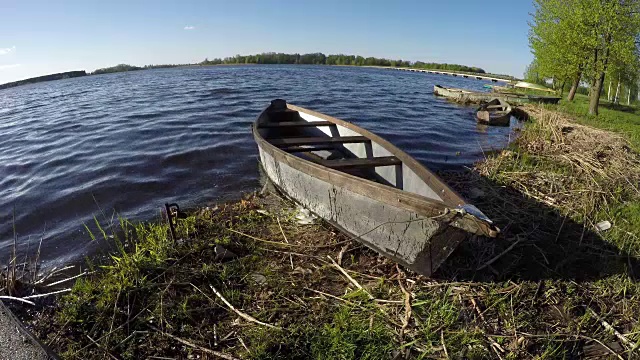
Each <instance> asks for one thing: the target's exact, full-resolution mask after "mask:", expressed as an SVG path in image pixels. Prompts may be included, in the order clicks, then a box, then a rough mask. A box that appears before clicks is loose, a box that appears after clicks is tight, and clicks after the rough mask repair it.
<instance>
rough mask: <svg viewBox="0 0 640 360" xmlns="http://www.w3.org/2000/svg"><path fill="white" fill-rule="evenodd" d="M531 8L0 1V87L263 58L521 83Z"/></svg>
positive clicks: (426, 3) (411, 1)
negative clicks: (352, 59) (399, 67)
mask: <svg viewBox="0 0 640 360" xmlns="http://www.w3.org/2000/svg"><path fill="white" fill-rule="evenodd" d="M532 11H533V4H532V1H531V0H493V1H490V0H486V1H478V0H456V1H442V0H438V1H432V0H405V1H402V2H394V1H389V0H387V1H379V0H362V1H360V0H321V1H318V0H315V1H308V0H228V1H217V0H193V1H190V0H182V1H167V0H154V1H143V0H127V1H120V0H110V1H104V0H102V1H94V0H82V1H69V0H67V1H65V0H57V1H50V0H42V1H40V0H15V1H14V0H0V84H2V83H5V82H9V81H15V80H20V79H25V78H29V77H33V76H40V75H46V74H51V73H56V72H62V71H71V70H86V71H93V70H95V69H97V68H102V67H108V66H113V65H116V64H120V63H126V64H131V65H146V64H167V63H181V64H182V63H195V62H200V61H202V60H204V59H205V58H210V59H211V58H216V57H226V56H233V55H236V54H242V55H248V54H255V53H261V52H270V51H274V52H285V53H308V52H323V53H325V54H337V53H344V54H354V55H362V56H365V57H367V56H375V57H386V58H393V59H403V60H410V61H424V62H447V63H457V64H464V65H469V66H478V67H481V68H483V69H485V70H486V71H488V72H494V73H501V74H509V75H514V76H517V77H522V74H523V72H524V69H525V67H526V66H527V65H528V64H529V63H530V62H531V59H532V55H531V52H530V50H529V46H528V38H527V36H528V29H529V26H528V21H529V20H530V13H531V12H532Z"/></svg>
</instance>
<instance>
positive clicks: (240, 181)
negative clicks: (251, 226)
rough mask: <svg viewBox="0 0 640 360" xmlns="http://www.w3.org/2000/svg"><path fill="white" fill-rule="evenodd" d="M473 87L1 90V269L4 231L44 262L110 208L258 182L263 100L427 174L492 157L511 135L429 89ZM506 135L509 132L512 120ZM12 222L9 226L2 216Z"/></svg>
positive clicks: (112, 77)
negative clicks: (371, 143) (310, 116)
mask: <svg viewBox="0 0 640 360" xmlns="http://www.w3.org/2000/svg"><path fill="white" fill-rule="evenodd" d="M434 84H442V85H444V86H452V87H464V88H469V89H476V90H481V89H482V86H483V84H485V82H482V81H478V80H470V79H464V78H455V77H449V76H443V75H432V74H422V73H409V72H404V71H392V70H383V69H367V68H343V67H323V66H238V67H231V66H224V67H203V68H200V67H195V68H179V69H161V70H149V71H139V72H130V73H119V74H108V75H99V76H88V77H83V78H75V79H67V80H60V81H53V82H46V83H39V84H33V85H27V86H22V87H17V88H12V89H8V90H0V120H1V121H0V135H1V138H0V139H1V140H0V259H2V260H0V262H3V261H6V260H5V258H6V257H7V256H8V254H9V249H10V246H11V243H12V241H13V240H12V239H13V224H15V230H16V235H17V238H18V243H19V244H20V247H21V249H22V250H23V251H24V250H26V248H27V247H29V248H30V249H31V250H34V249H35V248H36V247H37V246H38V242H39V241H40V239H41V238H43V242H42V256H41V257H42V258H43V260H45V265H46V266H47V265H48V266H52V265H54V264H57V263H59V262H68V261H74V260H77V259H79V258H81V257H82V256H85V255H87V254H91V253H92V252H93V251H95V246H96V245H95V243H92V242H91V241H90V239H89V236H88V235H87V232H86V230H84V225H83V224H85V223H86V224H88V225H92V223H93V221H94V220H93V218H94V216H96V217H98V218H100V219H102V218H103V213H104V214H106V217H111V215H112V214H113V213H114V211H115V212H117V213H118V214H120V215H122V216H124V217H127V218H132V219H140V220H145V219H152V218H154V217H158V216H159V215H158V214H159V211H160V210H159V209H160V207H161V206H162V205H163V204H164V203H165V202H177V203H179V204H180V205H181V206H182V207H190V206H197V205H206V204H209V203H212V202H216V201H224V200H229V199H233V198H237V197H239V196H240V195H241V194H242V193H244V192H247V191H251V190H254V189H256V188H257V187H258V186H259V172H258V164H257V159H258V158H257V148H256V146H255V144H254V142H253V138H252V136H251V131H250V124H251V122H252V121H253V119H254V118H255V116H256V115H257V114H258V112H259V111H260V110H261V109H262V108H263V107H264V106H266V105H267V104H268V103H269V101H270V100H272V99H274V98H283V99H287V101H289V102H290V103H292V104H296V105H300V106H303V107H307V108H310V109H313V110H317V111H320V112H322V113H326V114H328V115H331V116H335V117H338V118H341V119H344V120H347V121H351V122H354V123H355V124H357V125H360V126H362V127H364V128H366V129H368V130H371V131H373V132H375V133H377V134H378V135H381V136H382V137H384V138H386V139H387V140H389V141H390V142H392V143H393V144H395V145H396V146H398V147H399V148H401V149H403V150H405V151H406V152H408V153H409V154H411V155H413V156H414V157H415V158H416V159H418V160H419V161H421V162H422V163H424V164H425V165H427V166H429V167H431V168H434V169H443V168H457V167H461V166H464V165H470V164H472V163H473V162H474V161H476V160H478V159H479V158H481V157H482V154H483V151H484V152H486V151H488V150H490V149H497V148H501V147H504V146H505V145H506V144H507V143H508V142H509V139H510V137H512V136H513V134H512V132H511V130H510V129H509V128H499V127H486V126H479V125H477V124H476V121H475V119H474V108H473V107H463V106H458V105H454V104H450V103H448V102H446V101H445V100H443V99H440V98H435V97H434V96H433V94H432V91H433V85H434ZM512 126H517V125H516V124H515V121H514V124H512ZM14 217H15V220H13V219H14Z"/></svg>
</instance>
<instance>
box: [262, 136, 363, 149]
mask: <svg viewBox="0 0 640 360" xmlns="http://www.w3.org/2000/svg"><path fill="white" fill-rule="evenodd" d="M267 141H268V142H270V143H271V144H273V145H275V146H278V147H285V146H296V145H322V144H348V143H362V142H369V141H371V140H370V139H369V138H367V137H365V136H336V137H300V138H273V139H267Z"/></svg>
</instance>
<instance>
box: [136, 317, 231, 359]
mask: <svg viewBox="0 0 640 360" xmlns="http://www.w3.org/2000/svg"><path fill="white" fill-rule="evenodd" d="M147 326H149V327H150V328H151V329H153V330H155V331H157V332H159V333H160V334H162V335H164V336H167V337H170V338H172V339H173V340H176V341H177V342H179V343H182V344H183V345H187V346H190V347H192V348H195V349H198V350H200V351H203V352H205V353H207V354H211V355H213V356H217V357H220V358H223V359H225V360H239V359H238V358H235V357H233V356H231V355H229V354H225V353H223V352H220V351H215V350H211V349H209V348H206V347H204V346H200V345H198V344H195V343H193V342H191V341H189V340H185V339H182V338H179V337H177V336H175V335H171V334H169V333H166V332H164V331H161V330H160V329H158V328H157V327H155V326H153V325H149V324H147Z"/></svg>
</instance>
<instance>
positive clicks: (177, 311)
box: [23, 105, 640, 359]
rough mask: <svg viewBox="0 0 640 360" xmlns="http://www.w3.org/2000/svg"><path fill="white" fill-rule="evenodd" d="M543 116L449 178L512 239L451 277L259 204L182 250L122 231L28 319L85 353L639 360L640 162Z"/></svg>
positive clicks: (453, 264)
mask: <svg viewBox="0 0 640 360" xmlns="http://www.w3.org/2000/svg"><path fill="white" fill-rule="evenodd" d="M561 106H562V105H561ZM575 106H577V105H575ZM527 110H528V111H529V112H530V113H531V114H532V115H533V117H534V120H533V121H532V122H531V123H530V124H528V125H527V126H526V128H525V130H524V131H523V132H522V135H521V136H520V138H519V140H518V141H517V143H516V144H514V145H513V146H512V147H511V148H510V149H508V150H505V151H503V152H501V153H499V154H496V155H492V156H491V157H489V158H487V159H486V160H485V161H483V162H481V163H479V164H478V165H477V166H476V167H475V168H474V169H473V170H471V171H467V172H446V173H443V174H442V176H443V177H444V178H445V179H446V180H447V181H448V182H449V183H450V184H451V185H452V186H454V187H455V188H456V189H457V190H458V191H459V192H461V193H462V195H463V196H465V197H467V198H468V199H470V200H471V201H472V202H473V203H474V204H476V205H477V206H478V207H479V208H480V209H482V210H483V212H485V213H486V214H487V215H488V216H489V217H491V218H492V219H494V221H496V222H497V224H498V226H500V227H501V228H502V234H501V236H500V237H499V238H497V239H485V238H476V237H474V238H471V239H469V241H467V242H465V243H463V244H462V245H461V246H460V247H459V248H458V249H457V250H456V251H455V252H454V254H453V255H452V256H451V257H450V258H449V260H448V261H447V262H446V263H445V265H444V266H443V267H441V268H440V270H439V271H438V272H437V273H436V276H435V277H434V278H430V279H428V278H424V277H422V276H417V275H416V274H414V273H411V272H408V271H405V270H403V269H402V268H400V267H397V266H396V265H395V264H394V263H393V262H391V261H389V260H387V259H385V258H383V257H381V256H379V255H377V253H375V252H373V251H371V250H368V249H367V248H365V247H363V246H362V245H360V244H359V243H358V242H356V241H353V240H351V239H348V238H347V237H345V236H344V235H342V234H340V233H339V232H338V231H337V230H336V229H334V228H332V227H331V226H330V225H328V224H325V223H322V222H320V223H317V224H314V225H301V224H299V223H298V222H297V220H296V217H295V211H294V208H295V206H294V205H293V204H291V203H289V202H287V201H284V200H280V199H279V198H277V197H275V196H273V195H265V196H262V195H256V196H251V197H248V198H246V199H244V200H241V201H239V202H236V203H230V204H226V205H220V206H219V207H216V208H206V209H201V210H198V211H195V212H193V213H191V214H190V216H189V217H187V218H186V219H182V220H180V223H179V226H178V229H177V230H178V235H177V240H176V241H174V240H173V239H172V238H171V236H169V232H168V228H167V226H166V225H164V224H162V223H158V224H141V225H132V224H128V223H127V222H122V225H121V226H122V227H123V228H124V231H123V233H124V234H129V235H128V236H126V237H125V238H120V239H119V240H118V243H119V244H120V246H119V251H117V252H116V253H115V254H114V255H112V258H111V260H110V261H108V262H107V263H106V264H104V265H102V266H97V265H96V266H94V269H95V270H96V273H95V274H93V275H92V276H91V277H87V278H83V279H81V280H79V281H78V282H77V283H76V284H75V286H74V288H73V291H72V292H71V294H69V295H67V296H64V297H61V298H59V299H58V300H57V302H55V303H54V304H52V305H51V306H45V307H41V308H39V310H38V311H37V312H31V313H29V314H25V313H23V316H24V318H25V319H26V321H27V322H28V323H29V324H30V326H31V327H32V328H33V329H34V331H35V332H36V333H37V334H38V335H39V336H40V337H41V338H42V339H43V340H44V341H45V342H46V343H47V344H48V345H49V346H51V347H52V348H54V349H56V350H57V351H58V352H59V353H60V354H61V355H63V357H64V358H69V359H92V358H100V359H102V358H112V359H121V358H124V359H137V358H153V357H154V356H155V357H156V358H186V357H187V356H201V357H202V358H226V359H232V358H249V359H277V358H282V359H285V358H286V359H291V358H294V359H308V358H312V359H390V358H393V359H404V358H424V359H426V358H429V359H431V358H453V359H462V358H466V359H484V358H494V359H520V358H538V359H557V358H560V359H561V358H572V357H573V358H578V357H580V358H594V359H595V358H597V359H602V358H634V357H633V355H632V354H633V353H634V352H637V351H638V348H637V346H636V344H638V343H640V321H639V320H640V315H639V314H640V287H639V285H638V282H637V280H638V278H637V276H638V274H640V266H639V265H638V257H639V256H640V240H639V239H638V235H637V234H638V229H640V218H638V214H639V213H640V205H639V199H640V195H639V192H638V188H637V184H638V182H639V181H640V162H639V160H638V155H637V153H635V152H633V151H631V150H630V146H629V144H628V143H627V140H626V139H625V138H624V137H621V136H619V135H617V134H615V133H611V132H605V131H600V130H596V129H593V128H590V127H585V126H582V125H580V124H578V123H576V122H575V121H573V120H572V119H569V118H567V117H566V116H565V115H562V113H557V112H555V111H550V110H548V109H545V108H542V107H533V106H531V107H528V108H527ZM567 111H568V110H567ZM605 116H606V115H605ZM603 119H604V118H603ZM588 121H598V120H597V119H592V120H589V119H581V120H580V122H588ZM621 124H622V122H621ZM602 126H609V125H608V124H607V125H602ZM621 126H622V125H621ZM603 220H607V221H609V222H610V223H611V224H612V227H611V228H610V229H608V230H606V231H599V230H596V226H595V224H597V223H598V222H601V221H603ZM96 237H97V238H101V237H105V238H108V235H107V234H104V235H103V234H100V235H97V234H96ZM97 241H110V240H97ZM225 250H226V251H230V252H232V253H233V254H234V255H235V256H230V257H225V256H224V254H225ZM226 254H227V255H229V253H226ZM612 328H613V329H615V330H616V331H617V332H618V335H615V334H614V333H613V332H612V331H611V329H612Z"/></svg>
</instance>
